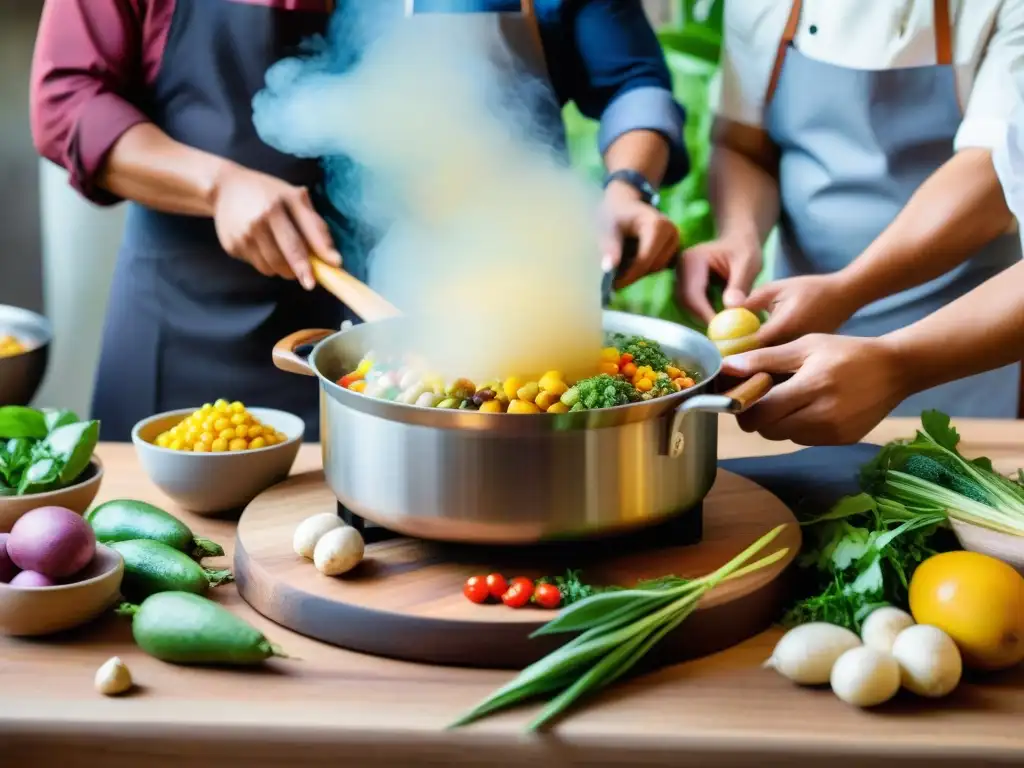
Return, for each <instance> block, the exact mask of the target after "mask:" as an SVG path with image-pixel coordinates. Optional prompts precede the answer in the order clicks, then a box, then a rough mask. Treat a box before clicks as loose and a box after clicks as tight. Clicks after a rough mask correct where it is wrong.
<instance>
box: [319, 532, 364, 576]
mask: <svg viewBox="0 0 1024 768" xmlns="http://www.w3.org/2000/svg"><path fill="white" fill-rule="evenodd" d="M364 549H365V547H364V545H363V537H362V536H360V535H359V531H357V530H356V529H355V528H352V527H351V526H348V525H346V526H345V527H343V528H335V529H333V530H330V531H328V532H327V533H325V534H324V535H323V536H321V537H320V541H318V542H317V543H316V548H315V549H314V550H313V564H314V565H315V566H316V569H317V570H318V571H320V573H322V574H324V575H325V576H340V575H341V574H343V573H346V572H348V571H351V570H352V569H353V568H355V567H356V566H357V565H359V563H360V562H361V561H362V559H363V551H364Z"/></svg>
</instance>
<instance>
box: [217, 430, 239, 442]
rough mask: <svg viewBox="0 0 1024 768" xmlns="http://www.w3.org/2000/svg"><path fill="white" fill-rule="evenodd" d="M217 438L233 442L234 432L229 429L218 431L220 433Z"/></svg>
mask: <svg viewBox="0 0 1024 768" xmlns="http://www.w3.org/2000/svg"><path fill="white" fill-rule="evenodd" d="M217 437H219V438H220V439H221V440H228V441H231V440H234V439H235V430H233V429H230V428H228V429H222V430H221V431H220V433H219V434H218V435H217Z"/></svg>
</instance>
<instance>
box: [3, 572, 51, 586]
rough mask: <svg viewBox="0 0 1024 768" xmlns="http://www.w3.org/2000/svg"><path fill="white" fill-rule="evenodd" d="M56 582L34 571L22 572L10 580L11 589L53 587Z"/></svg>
mask: <svg viewBox="0 0 1024 768" xmlns="http://www.w3.org/2000/svg"><path fill="white" fill-rule="evenodd" d="M56 584H57V582H55V581H54V580H53V579H51V578H50V577H49V576H44V575H43V574H41V573H37V572H36V571H22V572H21V573H19V574H18V575H17V576H15V577H14V578H13V579H11V586H12V587H53V586H56Z"/></svg>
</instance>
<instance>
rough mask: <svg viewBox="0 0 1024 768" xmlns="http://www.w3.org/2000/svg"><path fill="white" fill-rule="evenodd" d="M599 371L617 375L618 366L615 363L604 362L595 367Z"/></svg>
mask: <svg viewBox="0 0 1024 768" xmlns="http://www.w3.org/2000/svg"><path fill="white" fill-rule="evenodd" d="M597 369H598V371H600V372H601V373H607V374H608V375H609V376H617V375H618V374H619V366H618V365H616V364H615V363H608V362H604V363H601V364H600V365H599V366H598V367H597Z"/></svg>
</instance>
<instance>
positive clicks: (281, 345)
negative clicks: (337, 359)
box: [273, 328, 337, 376]
mask: <svg viewBox="0 0 1024 768" xmlns="http://www.w3.org/2000/svg"><path fill="white" fill-rule="evenodd" d="M335 333H337V331H332V330H330V329H329V328H310V329H307V330H304V331H296V332H295V333H291V334H289V335H287V336H285V337H284V338H283V339H281V340H280V341H279V342H277V344H275V345H274V352H273V357H274V366H275V367H276V368H278V369H279V370H282V371H286V372H288V373H297V374H299V375H301V376H316V371H314V370H313V366H311V365H310V364H309V362H308V361H307V360H306V358H307V357H309V353H310V352H312V351H313V349H312V345H313V344H316V343H317V342H318V341H322V340H323V339H326V338H327V337H328V336H333V335H334V334H335ZM304 346H306V347H309V348H308V349H302V347H304Z"/></svg>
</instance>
